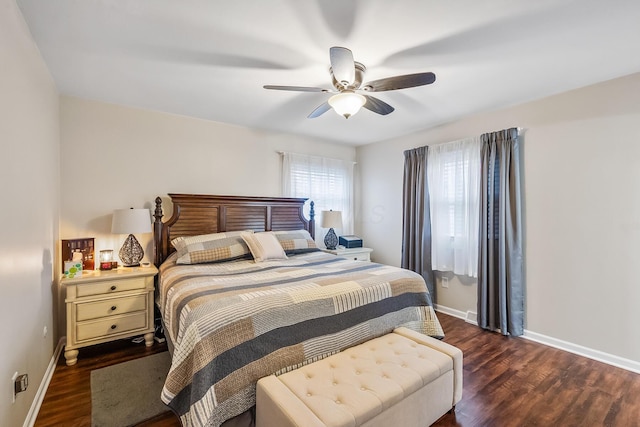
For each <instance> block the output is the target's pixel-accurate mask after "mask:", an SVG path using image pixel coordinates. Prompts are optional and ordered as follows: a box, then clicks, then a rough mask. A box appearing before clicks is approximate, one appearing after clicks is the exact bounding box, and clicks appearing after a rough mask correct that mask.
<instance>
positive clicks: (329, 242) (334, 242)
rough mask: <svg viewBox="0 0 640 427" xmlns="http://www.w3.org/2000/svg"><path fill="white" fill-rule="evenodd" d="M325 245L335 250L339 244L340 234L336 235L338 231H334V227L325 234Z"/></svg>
mask: <svg viewBox="0 0 640 427" xmlns="http://www.w3.org/2000/svg"><path fill="white" fill-rule="evenodd" d="M324 245H325V246H326V247H327V249H329V250H334V249H335V248H336V247H337V246H338V236H336V232H335V231H333V228H330V229H329V231H328V232H327V235H326V236H324Z"/></svg>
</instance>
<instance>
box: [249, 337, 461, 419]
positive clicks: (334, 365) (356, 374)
mask: <svg viewBox="0 0 640 427" xmlns="http://www.w3.org/2000/svg"><path fill="white" fill-rule="evenodd" d="M443 348H444V349H445V350H446V351H443ZM458 353H459V354H458ZM456 355H457V356H459V360H458V364H459V366H458V368H459V370H460V372H459V374H460V375H459V378H457V381H458V382H459V390H456V391H458V392H459V393H458V394H459V396H458V398H457V400H460V396H461V394H462V390H461V389H462V384H461V383H462V369H461V368H462V366H461V365H462V353H461V352H460V350H458V349H456V348H455V347H452V346H450V345H448V344H446V343H443V342H441V341H438V340H435V339H433V338H430V337H426V336H424V335H422V334H418V333H416V332H414V331H411V330H409V329H407V328H398V329H396V330H395V331H394V332H393V333H390V334H387V335H385V336H382V337H379V338H375V339H372V340H370V341H367V342H365V343H363V344H360V345H358V346H355V347H352V348H349V349H346V350H344V351H342V352H340V353H337V354H335V355H333V356H331V357H328V358H326V359H323V360H320V361H317V362H315V363H312V364H310V365H306V366H303V367H301V368H299V369H296V370H294V371H291V372H287V373H285V374H283V375H280V376H278V377H277V378H276V377H274V376H271V377H267V378H265V379H261V380H260V381H261V382H263V386H269V382H273V381H278V382H280V383H282V384H283V385H284V386H285V387H286V389H283V391H282V392H283V393H284V395H285V396H284V397H285V399H284V400H285V401H287V402H289V406H292V407H289V408H287V411H293V412H295V405H297V404H302V405H304V406H306V408H308V409H309V410H310V411H311V412H312V413H313V414H315V417H317V421H319V422H320V423H316V424H317V425H321V426H360V425H363V424H365V423H366V422H367V421H368V420H370V419H372V418H374V417H375V416H377V415H379V414H381V413H382V412H384V411H386V410H387V409H388V408H390V407H392V406H393V405H395V404H397V403H398V402H401V401H402V400H404V399H405V398H407V397H408V396H409V395H411V394H413V393H414V392H416V391H417V390H419V389H421V388H423V387H424V386H425V385H427V384H429V383H431V382H433V381H434V380H436V379H438V378H440V377H441V376H443V375H444V374H445V373H447V372H449V371H453V370H454V362H456V357H454V356H456ZM453 377H454V378H456V375H454V376H453ZM258 384H259V387H260V382H259V383H258ZM278 387H280V386H278ZM289 393H291V394H292V396H286V394H289ZM293 396H295V398H293ZM295 400H298V401H299V402H298V403H295V404H292V403H291V402H295ZM457 400H456V396H455V393H454V395H453V396H451V406H453V405H455V403H456V402H457ZM451 406H450V407H451ZM314 421H315V420H314ZM307 425H314V424H313V423H312V422H311V420H309V423H308V424H307Z"/></svg>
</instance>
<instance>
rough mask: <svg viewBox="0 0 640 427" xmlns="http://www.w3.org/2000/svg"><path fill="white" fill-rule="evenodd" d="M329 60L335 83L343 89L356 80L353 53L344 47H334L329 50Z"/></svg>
mask: <svg viewBox="0 0 640 427" xmlns="http://www.w3.org/2000/svg"><path fill="white" fill-rule="evenodd" d="M329 58H330V59H331V69H332V70H333V76H334V77H335V79H336V81H337V82H338V83H340V84H342V85H343V86H344V87H347V86H350V85H352V84H353V82H354V80H355V79H356V65H355V62H354V60H353V53H351V51H350V50H349V49H347V48H346V47H339V46H334V47H332V48H331V49H329Z"/></svg>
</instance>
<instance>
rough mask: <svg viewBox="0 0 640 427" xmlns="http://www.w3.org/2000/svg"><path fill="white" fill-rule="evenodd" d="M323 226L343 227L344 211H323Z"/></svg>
mask: <svg viewBox="0 0 640 427" xmlns="http://www.w3.org/2000/svg"><path fill="white" fill-rule="evenodd" d="M320 226H321V227H322V228H342V212H340V211H322V224H321V225H320Z"/></svg>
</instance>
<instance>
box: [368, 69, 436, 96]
mask: <svg viewBox="0 0 640 427" xmlns="http://www.w3.org/2000/svg"><path fill="white" fill-rule="evenodd" d="M435 81H436V75H435V74H433V73H417V74H406V75H404V76H395V77H387V78H385V79H380V80H373V81H371V82H368V83H365V84H364V85H362V87H361V89H363V90H366V91H368V92H384V91H386V90H397V89H406V88H410V87H416V86H424V85H430V84H431V83H433V82H435Z"/></svg>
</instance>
